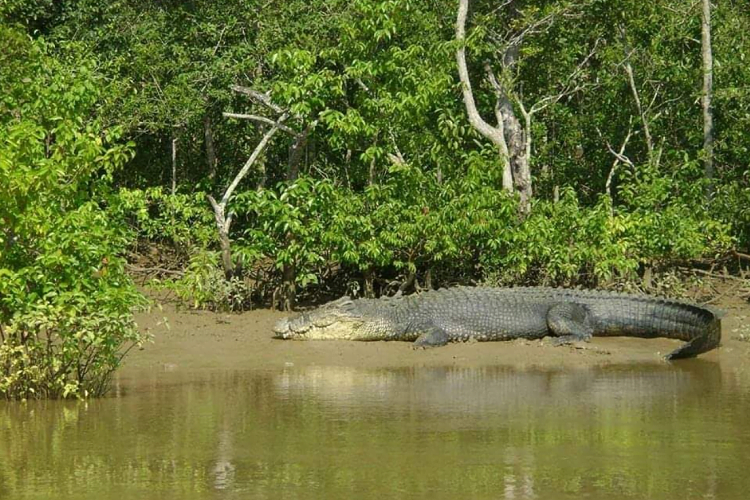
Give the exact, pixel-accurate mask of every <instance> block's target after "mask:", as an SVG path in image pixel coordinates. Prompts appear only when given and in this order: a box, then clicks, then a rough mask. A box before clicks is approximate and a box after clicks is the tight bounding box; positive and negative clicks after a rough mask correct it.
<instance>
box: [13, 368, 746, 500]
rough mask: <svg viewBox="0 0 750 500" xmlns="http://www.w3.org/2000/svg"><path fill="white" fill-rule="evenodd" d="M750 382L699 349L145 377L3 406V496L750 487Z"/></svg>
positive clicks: (727, 495) (364, 495)
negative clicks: (658, 359)
mask: <svg viewBox="0 0 750 500" xmlns="http://www.w3.org/2000/svg"><path fill="white" fill-rule="evenodd" d="M747 380H748V378H746V377H745V375H744V374H738V373H736V372H725V371H722V369H721V368H720V367H719V366H718V365H716V364H712V363H707V362H701V361H700V360H694V361H688V362H685V363H680V364H675V365H667V364H666V363H665V364H664V365H655V366H629V367H613V368H600V369H586V370H566V371H513V370H509V369H502V368H492V369H488V368H482V369H469V368H444V369H434V368H422V369H418V368H414V369H400V370H358V369H354V368H335V367H312V368H306V369H296V368H294V367H290V368H288V369H286V370H284V371H280V372H255V371H232V372H201V373H192V374H191V373H179V372H167V373H164V372H156V371H155V372H144V373H139V374H135V375H131V376H128V377H125V376H122V377H120V378H119V379H118V380H117V384H116V387H115V389H114V392H113V395H112V397H109V398H106V399H101V400H96V401H89V402H87V403H76V402H67V403H63V402H42V403H28V404H20V403H0V498H1V499H3V500H6V499H53V498H60V499H88V498H91V499H104V500H106V499H118V500H121V499H131V498H132V499H160V500H163V499H172V498H174V499H197V498H201V499H203V498H206V499H213V498H216V499H256V498H257V499H287V498H299V499H310V498H326V499H336V498H356V499H368V498H378V499H380V498H429V499H442V498H446V499H461V498H476V499H485V498H487V499H568V498H570V499H573V498H575V499H579V498H593V499H619V498H653V499H681V500H685V499H691V498H701V499H703V498H716V499H745V498H750V472H748V464H749V463H750V462H749V460H748V459H750V385H748V384H747Z"/></svg>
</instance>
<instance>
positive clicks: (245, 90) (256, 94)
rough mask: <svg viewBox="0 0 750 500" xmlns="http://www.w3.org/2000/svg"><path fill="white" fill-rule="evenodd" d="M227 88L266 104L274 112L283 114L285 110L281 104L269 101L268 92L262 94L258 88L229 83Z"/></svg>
mask: <svg viewBox="0 0 750 500" xmlns="http://www.w3.org/2000/svg"><path fill="white" fill-rule="evenodd" d="M229 88H230V89H232V90H233V91H235V92H237V93H240V94H244V95H246V96H248V97H250V99H252V100H253V101H255V102H257V103H260V104H262V105H264V106H266V107H267V108H269V109H271V110H272V111H274V112H275V113H278V114H283V113H284V112H285V110H284V109H283V108H282V107H281V106H279V105H278V104H276V103H274V102H273V101H271V95H270V94H264V93H263V92H260V91H258V90H255V89H251V88H249V87H243V86H241V85H231V86H230V87H229Z"/></svg>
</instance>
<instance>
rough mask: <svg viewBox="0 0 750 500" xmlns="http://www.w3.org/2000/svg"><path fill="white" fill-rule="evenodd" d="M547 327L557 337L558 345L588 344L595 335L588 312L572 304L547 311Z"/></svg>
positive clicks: (556, 342)
mask: <svg viewBox="0 0 750 500" xmlns="http://www.w3.org/2000/svg"><path fill="white" fill-rule="evenodd" d="M547 327H548V328H549V330H550V332H551V333H552V335H555V336H556V337H557V339H556V340H555V344H557V345H563V344H570V343H571V342H577V341H584V342H588V341H589V340H591V336H592V335H593V334H594V328H593V326H591V317H590V316H589V313H588V311H586V309H585V308H583V307H581V306H579V305H578V304H574V303H571V302H562V303H560V304H556V305H554V306H552V308H551V309H550V310H549V311H547Z"/></svg>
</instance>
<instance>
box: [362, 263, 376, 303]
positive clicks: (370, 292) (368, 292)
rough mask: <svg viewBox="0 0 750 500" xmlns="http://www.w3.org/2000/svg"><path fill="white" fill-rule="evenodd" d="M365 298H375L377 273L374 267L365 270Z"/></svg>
mask: <svg viewBox="0 0 750 500" xmlns="http://www.w3.org/2000/svg"><path fill="white" fill-rule="evenodd" d="M364 274H365V298H368V299H374V298H375V273H374V272H373V270H372V268H368V269H367V270H366V271H365V273H364Z"/></svg>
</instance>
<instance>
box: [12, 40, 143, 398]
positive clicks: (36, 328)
mask: <svg viewBox="0 0 750 500" xmlns="http://www.w3.org/2000/svg"><path fill="white" fill-rule="evenodd" d="M0 44H1V45H2V46H3V47H4V49H3V52H2V54H0V68H2V69H0V71H1V73H0V81H1V82H2V87H3V89H8V90H9V92H5V93H4V95H3V96H2V101H0V221H1V222H2V231H0V277H1V279H0V328H2V330H0V395H5V396H9V397H33V396H61V395H62V396H83V395H86V394H101V393H102V392H103V391H104V390H105V389H106V384H107V381H108V379H109V376H110V374H111V373H112V370H114V368H116V366H117V365H118V363H119V360H120V357H121V356H122V352H121V349H122V348H123V347H126V346H127V345H130V344H132V343H136V342H140V341H141V335H140V334H139V333H138V331H137V330H136V329H135V325H134V324H133V320H132V315H131V308H132V307H133V306H135V305H138V304H139V303H141V302H142V300H141V298H140V296H139V294H138V293H137V292H136V291H135V290H134V289H133V287H132V285H131V284H130V279H129V278H128V276H127V275H126V274H125V273H124V260H123V259H122V253H123V250H124V249H125V247H126V244H127V241H128V238H127V235H126V234H125V233H124V232H123V231H122V230H121V229H120V228H118V227H117V226H116V225H113V224H112V222H111V220H110V217H109V216H108V215H107V214H106V212H105V211H104V210H103V209H102V208H101V207H100V205H99V203H98V202H97V198H98V197H99V196H100V190H101V188H102V187H103V186H104V185H106V184H107V179H108V178H110V177H111V175H112V173H113V172H114V170H115V169H117V168H118V167H120V166H121V165H122V164H123V163H124V162H126V161H127V160H128V159H129V158H131V157H132V144H122V143H121V142H120V143H118V131H117V130H116V129H111V128H110V129H105V128H103V127H102V125H101V123H100V121H99V119H98V118H96V117H95V113H93V115H92V112H94V111H95V109H96V105H97V104H96V103H97V102H98V101H99V99H100V98H101V95H100V92H99V88H100V87H99V86H100V85H101V78H100V77H99V76H98V75H97V74H96V72H95V70H94V69H93V67H92V63H91V61H89V60H87V59H85V58H80V57H75V56H74V55H72V54H73V53H74V52H75V50H74V48H71V52H69V53H68V54H67V55H66V56H65V57H64V58H60V59H55V58H51V57H49V56H48V54H47V53H48V51H49V50H50V47H48V46H47V45H46V44H45V43H42V42H32V41H30V40H29V39H28V38H27V37H26V35H24V34H21V33H19V32H17V31H11V30H7V29H5V28H0ZM71 68H75V69H71Z"/></svg>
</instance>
